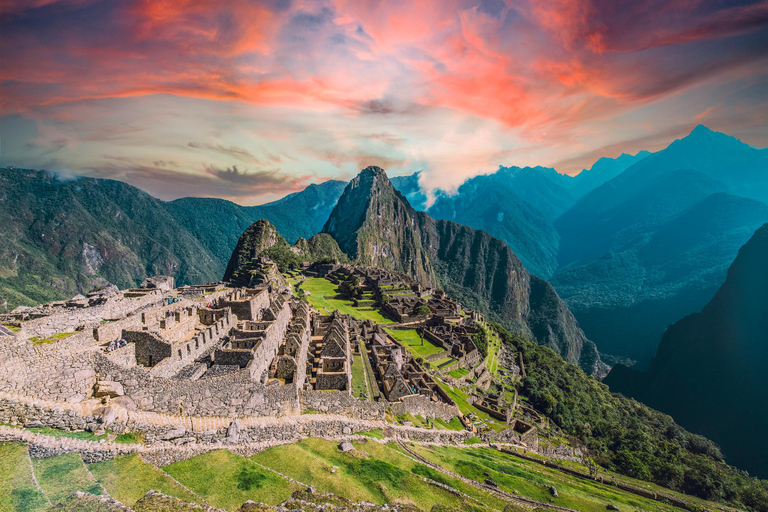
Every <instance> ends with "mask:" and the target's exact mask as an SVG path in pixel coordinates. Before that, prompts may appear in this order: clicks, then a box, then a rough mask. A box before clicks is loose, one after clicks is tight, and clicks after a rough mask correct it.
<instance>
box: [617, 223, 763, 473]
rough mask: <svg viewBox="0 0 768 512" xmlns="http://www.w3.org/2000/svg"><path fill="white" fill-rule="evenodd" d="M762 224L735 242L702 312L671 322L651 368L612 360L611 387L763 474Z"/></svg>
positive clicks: (737, 461)
mask: <svg viewBox="0 0 768 512" xmlns="http://www.w3.org/2000/svg"><path fill="white" fill-rule="evenodd" d="M766 290H768V224H765V225H763V226H762V227H761V228H760V229H758V230H757V232H755V234H754V235H753V236H752V238H751V239H750V240H749V241H748V242H747V243H746V244H745V245H744V246H743V247H742V248H741V250H740V251H739V254H738V256H737V257H736V260H735V261H734V262H733V264H732V265H731V267H730V268H729V270H728V277H727V278H726V281H725V283H724V284H723V285H722V287H721V288H720V289H719V290H718V292H717V293H716V294H715V297H714V298H713V299H712V300H711V302H709V304H707V305H706V306H705V307H704V309H703V310H702V311H701V313H696V314H693V315H689V316H687V317H685V318H683V319H682V320H680V321H679V322H677V323H675V324H674V325H671V326H670V327H669V328H668V329H667V331H666V333H665V334H664V336H663V337H662V339H661V343H660V344H659V348H658V352H657V355H656V357H655V358H654V359H653V361H652V362H651V369H650V371H649V372H647V373H641V372H637V371H633V370H631V369H628V368H625V367H623V366H617V367H616V368H615V369H614V370H613V371H611V373H610V374H609V375H608V377H607V378H606V380H605V382H606V383H607V384H608V385H609V386H610V387H611V389H613V390H615V391H620V392H622V393H625V394H627V395H629V396H633V397H636V398H637V399H639V400H641V401H643V402H645V403H647V404H648V405H650V406H652V407H654V408H657V409H659V410H661V411H663V412H666V413H668V414H671V415H673V416H674V417H675V418H676V419H677V421H678V422H679V423H680V424H681V425H683V426H685V427H686V428H689V429H691V430H693V431H695V432H699V433H701V434H704V435H706V436H707V437H709V438H711V439H712V440H714V441H715V442H717V443H719V444H720V445H721V447H722V448H723V451H724V453H725V455H726V457H727V459H728V460H729V461H730V462H731V463H733V464H736V465H738V466H740V467H744V468H745V469H748V470H749V471H751V472H753V473H755V474H756V475H758V476H761V477H765V476H768V462H766V458H765V457H755V454H756V453H763V454H764V453H768V440H767V439H766V437H765V432H766V431H768V408H766V407H765V404H768V373H767V372H766V371H765V369H766V367H768V314H767V313H768V293H766Z"/></svg>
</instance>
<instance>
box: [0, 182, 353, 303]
mask: <svg viewBox="0 0 768 512" xmlns="http://www.w3.org/2000/svg"><path fill="white" fill-rule="evenodd" d="M345 186H346V183H344V182H341V181H327V182H324V183H321V184H319V185H310V186H309V187H307V188H306V189H305V190H303V191H301V192H297V193H295V194H290V195H288V196H286V197H284V198H282V199H280V200H278V201H275V202H272V203H268V204H265V205H259V206H240V205H238V204H235V203H233V202H231V201H226V200H223V199H214V198H191V197H189V198H183V199H178V200H176V201H171V202H165V201H161V200H159V199H156V198H154V197H151V196H150V195H148V194H147V193H146V192H143V191H141V190H139V189H137V188H135V187H132V186H130V185H128V184H125V183H122V182H118V181H113V180H105V179H94V178H77V179H63V178H61V177H60V176H59V175H57V174H55V173H50V172H47V171H37V170H25V169H16V168H2V169H0V225H2V226H3V230H2V232H0V240H1V241H2V242H3V243H2V247H0V309H3V308H6V309H13V308H14V307H16V306H19V305H34V304H38V303H40V302H48V301H52V300H61V299H67V298H69V297H72V296H74V295H76V294H78V293H84V292H87V291H89V290H91V289H92V288H93V287H95V286H99V285H103V284H104V282H105V281H109V282H112V283H114V284H117V285H118V286H120V287H121V288H129V287H132V286H137V285H138V284H139V283H140V282H141V281H142V280H143V279H144V278H145V277H146V276H148V275H158V274H169V275H173V276H174V277H176V281H177V283H179V284H192V283H201V282H207V281H214V280H218V279H220V276H221V275H222V274H223V273H224V272H225V268H226V263H227V261H228V260H229V257H230V255H231V254H232V251H233V250H234V248H235V247H236V245H237V242H238V239H239V237H240V235H241V233H242V232H243V231H244V230H245V229H246V228H248V226H250V225H251V224H252V223H253V222H255V221H257V220H258V219H261V218H266V219H269V220H270V221H271V222H273V223H274V224H275V225H276V226H278V227H279V228H280V229H281V232H285V233H287V235H288V237H289V240H290V241H291V242H297V241H300V239H302V238H304V239H310V241H311V237H312V236H313V235H315V234H316V233H318V232H319V231H320V230H321V229H322V226H323V224H324V223H325V221H326V220H327V218H328V215H329V214H330V211H331V209H332V208H333V206H334V205H335V204H336V201H337V200H338V198H339V196H340V195H341V192H342V191H343V189H344V187H345ZM304 242H305V243H306V242H307V240H305V241H304ZM315 243H317V242H315Z"/></svg>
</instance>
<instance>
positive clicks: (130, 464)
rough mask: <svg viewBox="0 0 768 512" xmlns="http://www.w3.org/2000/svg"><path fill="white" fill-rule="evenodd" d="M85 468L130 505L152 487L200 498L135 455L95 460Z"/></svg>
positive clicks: (185, 498)
mask: <svg viewBox="0 0 768 512" xmlns="http://www.w3.org/2000/svg"><path fill="white" fill-rule="evenodd" d="M88 469H89V470H90V471H91V474H92V475H93V476H94V478H96V480H98V481H99V482H101V485H103V486H104V488H105V489H106V490H107V492H108V493H109V494H110V496H113V497H114V498H115V499H116V500H119V501H121V502H123V503H125V504H126V505H128V506H133V504H134V503H136V502H137V501H138V500H139V499H140V498H141V497H142V496H144V495H145V494H146V493H147V491H149V490H151V489H154V490H156V491H158V492H161V493H163V494H167V495H169V496H173V497H175V498H179V499H182V500H185V501H194V502H199V501H200V499H199V498H198V497H197V496H195V495H194V494H192V493H190V492H189V491H187V490H186V489H184V487H183V486H181V485H179V483H178V482H176V481H175V480H174V479H173V478H170V477H169V476H167V475H165V474H164V473H163V472H162V471H161V470H160V469H158V468H156V467H155V466H153V465H152V464H148V463H146V462H144V461H143V460H141V458H139V456H138V455H135V454H134V455H124V456H122V457H117V458H115V459H113V460H108V461H104V462H96V463H94V464H90V465H89V466H88Z"/></svg>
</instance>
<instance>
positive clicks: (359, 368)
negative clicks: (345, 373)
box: [352, 354, 370, 400]
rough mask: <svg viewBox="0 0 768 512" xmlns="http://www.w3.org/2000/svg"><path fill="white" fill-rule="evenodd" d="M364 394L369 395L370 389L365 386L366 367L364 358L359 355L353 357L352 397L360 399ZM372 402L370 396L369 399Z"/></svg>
mask: <svg viewBox="0 0 768 512" xmlns="http://www.w3.org/2000/svg"><path fill="white" fill-rule="evenodd" d="M363 393H365V394H366V396H367V395H370V393H368V388H367V387H366V385H365V367H364V363H363V358H362V356H360V355H359V354H356V355H354V356H352V396H354V397H355V398H360V395H362V394H363ZM368 399H369V400H370V396H369V397H368Z"/></svg>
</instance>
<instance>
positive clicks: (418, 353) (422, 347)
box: [386, 329, 443, 359]
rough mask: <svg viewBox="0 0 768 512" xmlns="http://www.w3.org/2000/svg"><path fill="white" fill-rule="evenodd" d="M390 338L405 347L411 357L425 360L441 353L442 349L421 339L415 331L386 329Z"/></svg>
mask: <svg viewBox="0 0 768 512" xmlns="http://www.w3.org/2000/svg"><path fill="white" fill-rule="evenodd" d="M386 331H387V332H388V333H389V334H390V336H392V337H393V338H395V339H396V340H397V341H399V342H400V343H401V344H402V345H403V346H405V347H406V348H407V349H408V350H409V351H410V352H411V354H413V357H422V358H425V359H426V358H427V357H429V356H431V355H434V354H439V353H440V352H443V347H438V346H437V345H434V344H432V343H431V342H429V341H428V340H426V339H424V338H422V337H421V336H420V335H419V333H418V331H417V330H416V329H387V330H386Z"/></svg>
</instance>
